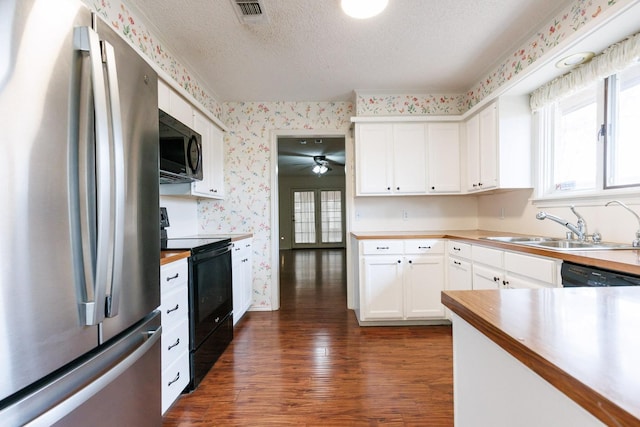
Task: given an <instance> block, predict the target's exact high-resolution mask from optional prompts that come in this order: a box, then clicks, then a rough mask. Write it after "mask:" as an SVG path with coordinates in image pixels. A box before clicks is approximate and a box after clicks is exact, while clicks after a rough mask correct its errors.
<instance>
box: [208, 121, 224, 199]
mask: <svg viewBox="0 0 640 427" xmlns="http://www.w3.org/2000/svg"><path fill="white" fill-rule="evenodd" d="M210 149H211V155H210V160H209V166H210V167H209V176H210V179H209V184H210V185H211V188H210V189H211V197H213V198H216V199H223V198H224V196H225V191H224V132H222V131H221V130H220V129H219V128H218V127H216V126H214V125H212V126H211V144H210Z"/></svg>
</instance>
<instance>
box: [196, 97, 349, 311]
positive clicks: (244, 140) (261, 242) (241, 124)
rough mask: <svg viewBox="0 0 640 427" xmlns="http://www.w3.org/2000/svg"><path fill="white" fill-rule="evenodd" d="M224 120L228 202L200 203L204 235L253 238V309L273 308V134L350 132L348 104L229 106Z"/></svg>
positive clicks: (298, 103) (244, 103) (245, 104)
mask: <svg viewBox="0 0 640 427" xmlns="http://www.w3.org/2000/svg"><path fill="white" fill-rule="evenodd" d="M224 108H225V110H224V114H223V120H224V122H225V123H226V124H227V126H228V127H229V128H230V129H231V131H230V132H229V133H228V134H227V135H226V137H225V147H226V150H225V190H226V194H227V196H226V198H225V199H224V200H205V199H202V200H200V201H199V203H198V217H199V219H200V232H201V233H209V234H220V233H246V232H251V233H253V259H254V261H253V308H260V309H267V310H268V309H270V308H271V280H272V270H271V258H272V253H271V224H272V223H273V221H272V218H271V197H272V189H271V173H272V170H273V166H272V165H271V142H272V141H271V131H274V130H291V131H296V130H301V129H305V130H313V129H318V130H319V131H320V132H321V131H340V132H344V133H345V134H348V133H349V128H350V126H351V121H350V119H351V116H353V115H354V111H353V104H352V103H350V102H269V103H258V102H230V103H225V104H224Z"/></svg>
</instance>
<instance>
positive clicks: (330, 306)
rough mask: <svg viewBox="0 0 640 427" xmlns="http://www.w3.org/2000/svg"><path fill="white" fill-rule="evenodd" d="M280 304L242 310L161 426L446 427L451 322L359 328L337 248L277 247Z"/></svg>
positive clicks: (448, 420) (450, 411)
mask: <svg viewBox="0 0 640 427" xmlns="http://www.w3.org/2000/svg"><path fill="white" fill-rule="evenodd" d="M280 268H281V272H280V275H281V282H280V283H281V309H280V310H279V311H275V312H249V313H247V314H246V315H245V317H244V318H243V319H242V320H241V321H240V322H239V323H238V325H237V327H236V329H235V337H234V339H233V342H232V343H231V345H230V346H229V347H228V348H227V350H226V351H225V353H224V354H223V355H222V356H221V357H220V359H218V361H217V362H216V364H215V365H214V366H213V368H212V369H211V371H210V372H209V374H208V375H207V377H206V378H205V379H204V380H203V381H202V383H200V386H199V387H198V389H197V390H196V391H194V392H193V393H191V394H189V395H183V396H182V397H180V399H179V400H178V401H177V402H176V403H175V404H174V405H173V407H172V408H171V409H169V411H168V412H167V414H166V416H165V417H164V419H163V426H166V427H169V426H287V425H292V426H377V425H388V426H452V425H453V383H452V369H453V368H452V347H451V345H452V344H451V328H450V327H447V326H436V327H426V326H410V327H359V326H358V323H357V321H356V319H355V315H354V314H353V311H351V310H348V309H347V308H346V280H345V277H346V266H345V255H344V251H343V250H334V249H330V250H295V251H282V252H281V265H280Z"/></svg>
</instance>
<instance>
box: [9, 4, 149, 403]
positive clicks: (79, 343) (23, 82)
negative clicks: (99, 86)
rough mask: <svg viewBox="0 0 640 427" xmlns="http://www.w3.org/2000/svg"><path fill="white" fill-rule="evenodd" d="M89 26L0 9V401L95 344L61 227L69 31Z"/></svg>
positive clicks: (71, 115)
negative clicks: (82, 309)
mask: <svg viewBox="0 0 640 427" xmlns="http://www.w3.org/2000/svg"><path fill="white" fill-rule="evenodd" d="M89 24H90V14H89V13H88V12H87V11H86V9H85V8H84V7H82V6H81V4H80V3H75V2H71V1H65V2H52V1H50V0H2V1H1V2H0V117H2V136H1V138H2V142H1V144H2V157H3V159H2V167H1V168H0V182H1V183H2V184H1V185H0V206H1V208H0V259H1V260H2V268H0V343H1V345H0V369H1V370H2V380H0V401H2V400H3V399H4V398H5V397H7V396H9V395H11V394H13V393H14V392H16V391H17V390H20V389H22V388H23V387H25V386H27V385H29V384H31V383H32V382H34V381H36V380H37V379H39V378H41V377H43V376H45V375H46V374H49V373H50V372H52V371H54V370H55V369H58V368H60V367H61V366H63V365H65V364H67V363H68V362H70V361H72V360H74V359H76V358H77V357H78V356H80V355H82V354H84V353H86V352H87V351H89V350H91V349H92V348H94V347H96V346H97V344H98V329H97V327H95V326H94V327H87V326H83V325H84V322H83V321H82V319H81V313H80V303H81V300H82V299H83V298H84V297H86V296H87V295H85V294H86V293H87V291H86V290H85V289H83V288H82V286H81V283H80V280H79V276H78V275H77V274H76V272H77V265H76V264H74V261H73V257H72V252H73V250H74V248H73V245H72V233H71V229H70V227H71V226H70V224H71V222H72V218H73V216H74V215H75V214H74V212H76V209H75V207H74V203H75V201H74V199H73V198H72V197H71V196H70V176H71V175H72V174H73V173H74V171H76V170H77V168H78V167H77V159H74V158H72V157H73V156H72V154H71V153H73V152H75V151H76V150H75V149H74V148H73V147H76V146H77V145H78V132H77V128H78V119H77V115H78V112H77V109H78V101H77V99H78V97H79V93H78V92H79V88H78V87H77V84H76V83H77V81H78V80H79V78H80V76H79V75H78V74H79V72H80V62H81V60H80V53H79V52H78V51H77V50H75V49H74V40H73V35H74V32H73V27H74V26H79V25H89ZM156 216H157V215H156ZM0 406H1V402H0Z"/></svg>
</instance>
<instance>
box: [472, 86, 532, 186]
mask: <svg viewBox="0 0 640 427" xmlns="http://www.w3.org/2000/svg"><path fill="white" fill-rule="evenodd" d="M531 132H532V129H531V111H530V109H529V103H528V100H527V97H502V98H500V99H499V100H498V101H496V102H494V103H492V104H490V105H489V106H487V107H486V108H484V109H483V110H481V111H480V112H479V113H477V114H475V115H474V116H472V117H471V118H469V120H467V122H466V134H467V138H466V141H467V190H468V191H470V192H473V191H482V190H491V189H495V188H530V187H531V186H532V177H531V159H532V153H531Z"/></svg>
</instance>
